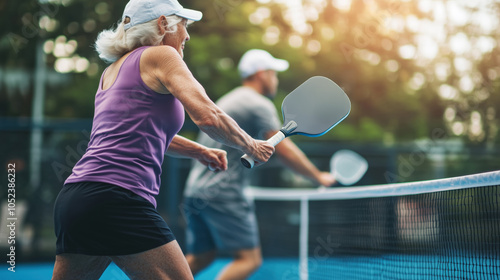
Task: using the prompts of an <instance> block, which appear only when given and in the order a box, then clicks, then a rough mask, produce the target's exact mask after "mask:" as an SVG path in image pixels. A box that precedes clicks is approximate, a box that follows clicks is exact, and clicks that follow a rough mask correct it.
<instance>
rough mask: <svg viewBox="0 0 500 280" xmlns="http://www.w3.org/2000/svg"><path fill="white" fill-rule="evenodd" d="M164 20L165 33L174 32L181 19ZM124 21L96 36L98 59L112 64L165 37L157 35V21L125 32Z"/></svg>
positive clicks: (154, 44)
mask: <svg viewBox="0 0 500 280" xmlns="http://www.w3.org/2000/svg"><path fill="white" fill-rule="evenodd" d="M166 18H167V26H166V28H165V29H166V30H167V32H169V33H173V32H176V31H177V23H179V22H181V21H182V18H181V17H179V16H176V15H173V16H167V17H166ZM125 20H126V19H123V20H122V21H120V22H119V23H118V26H117V27H116V28H115V29H108V30H103V31H101V33H99V35H97V40H96V42H95V48H96V50H97V53H99V57H100V58H101V59H102V60H104V61H105V62H108V63H113V62H115V61H117V60H118V59H119V58H120V57H122V56H123V55H124V54H126V53H128V52H130V51H131V50H133V49H136V48H138V47H141V46H157V45H159V44H160V42H161V41H162V40H163V37H164V36H165V35H160V33H159V30H158V25H157V24H158V23H157V22H158V20H157V19H154V20H152V21H148V22H145V23H141V24H137V25H135V26H133V27H130V28H129V29H127V30H125V29H124V24H125Z"/></svg>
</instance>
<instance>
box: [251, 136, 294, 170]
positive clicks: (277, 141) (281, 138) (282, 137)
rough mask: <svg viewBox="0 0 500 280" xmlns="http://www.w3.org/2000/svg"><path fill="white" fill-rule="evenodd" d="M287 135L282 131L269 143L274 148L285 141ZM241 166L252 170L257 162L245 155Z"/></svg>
mask: <svg viewBox="0 0 500 280" xmlns="http://www.w3.org/2000/svg"><path fill="white" fill-rule="evenodd" d="M285 137H286V136H285V134H284V133H283V132H282V131H281V130H280V131H278V132H277V133H276V134H274V136H273V137H271V138H269V139H267V142H268V143H269V144H271V145H273V146H276V145H278V143H279V142H281V141H283V139H285ZM241 164H243V166H245V167H246V168H248V169H252V168H253V167H254V165H255V161H254V160H253V158H251V157H250V156H249V155H247V154H245V155H243V156H242V157H241Z"/></svg>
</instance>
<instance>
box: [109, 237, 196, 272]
mask: <svg viewBox="0 0 500 280" xmlns="http://www.w3.org/2000/svg"><path fill="white" fill-rule="evenodd" d="M110 258H111V259H112V260H113V262H114V263H115V264H116V265H117V266H118V267H119V268H120V269H121V270H123V272H125V274H127V276H128V277H129V278H130V279H131V280H135V279H158V280H160V279H174V280H184V279H193V274H192V273H191V270H190V269H189V266H188V263H187V261H186V258H185V257H184V254H183V253H182V250H181V248H180V247H179V244H178V243H177V241H175V240H174V241H171V242H169V243H167V244H165V245H163V246H160V247H157V248H154V249H151V250H148V251H145V252H142V253H138V254H132V255H125V256H111V257H110Z"/></svg>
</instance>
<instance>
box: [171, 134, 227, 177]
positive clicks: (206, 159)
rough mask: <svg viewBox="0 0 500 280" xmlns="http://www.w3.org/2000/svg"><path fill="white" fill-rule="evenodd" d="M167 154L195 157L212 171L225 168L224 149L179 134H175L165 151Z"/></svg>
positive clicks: (179, 156)
mask: <svg viewBox="0 0 500 280" xmlns="http://www.w3.org/2000/svg"><path fill="white" fill-rule="evenodd" d="M165 154H166V155H167V156H171V157H178V158H192V159H197V160H198V161H199V162H201V163H202V164H203V165H205V166H210V168H211V169H212V170H213V171H224V170H227V157H226V151H224V150H220V149H212V148H208V147H205V146H203V145H201V144H199V143H197V142H194V141H191V140H189V139H187V138H185V137H182V136H180V135H175V136H174V138H173V139H172V142H171V143H170V145H169V146H168V149H167V151H166V152H165Z"/></svg>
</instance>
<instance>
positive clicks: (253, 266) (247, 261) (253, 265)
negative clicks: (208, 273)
mask: <svg viewBox="0 0 500 280" xmlns="http://www.w3.org/2000/svg"><path fill="white" fill-rule="evenodd" d="M261 265H262V254H261V251H260V247H257V248H254V249H247V250H240V251H237V252H236V254H235V257H234V260H233V261H232V262H231V263H229V264H228V265H227V266H226V267H225V268H224V270H223V271H222V272H221V273H220V274H219V277H218V279H219V280H239V279H247V278H248V277H250V275H252V273H254V272H255V271H256V270H257V269H258V268H259V267H260V266H261Z"/></svg>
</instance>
